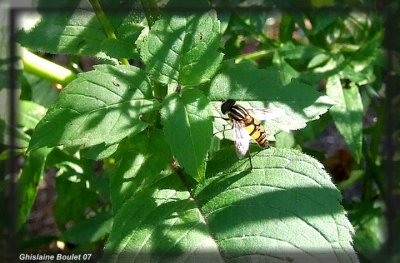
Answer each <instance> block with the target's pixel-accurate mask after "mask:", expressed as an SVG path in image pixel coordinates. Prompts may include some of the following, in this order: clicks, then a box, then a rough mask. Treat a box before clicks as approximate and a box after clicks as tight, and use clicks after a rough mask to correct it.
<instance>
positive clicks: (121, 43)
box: [19, 1, 143, 58]
mask: <svg viewBox="0 0 400 263" xmlns="http://www.w3.org/2000/svg"><path fill="white" fill-rule="evenodd" d="M74 2H75V3H73V4H72V3H60V5H59V6H57V9H60V8H63V6H65V5H66V6H67V7H66V8H65V11H64V12H56V13H54V12H53V13H52V12H42V13H41V16H40V20H39V22H38V23H37V24H36V25H35V26H34V27H33V28H30V29H29V30H26V31H21V32H20V34H19V42H20V43H21V44H22V45H23V46H25V47H28V48H30V49H32V50H35V51H42V52H49V53H54V54H60V53H61V54H74V55H95V56H98V57H104V58H105V57H107V56H109V57H113V58H133V57H137V54H136V55H135V54H134V52H133V51H134V41H135V40H136V38H137V37H138V36H139V34H140V31H141V30H142V28H143V27H142V26H140V25H139V23H138V22H140V20H139V21H138V19H137V18H136V17H139V16H138V15H133V14H129V12H126V13H125V14H124V15H121V14H122V13H121V14H120V15H119V16H115V15H114V16H113V15H111V26H112V27H113V30H114V32H115V34H116V37H117V39H111V38H108V37H107V36H106V34H105V31H104V29H103V27H102V26H101V25H100V23H99V21H98V19H97V17H96V15H95V13H94V12H93V11H88V10H90V9H91V7H90V6H89V5H85V4H81V5H80V6H78V2H79V1H74ZM109 2H111V1H109ZM114 2H115V1H114ZM110 5H111V4H106V5H105V6H106V7H110V8H120V6H118V3H117V2H116V4H114V5H113V6H112V5H111V6H110ZM40 7H42V8H46V7H49V3H48V2H46V1H41V3H40V4H39V8H40ZM124 10H127V11H129V7H128V6H124Z"/></svg>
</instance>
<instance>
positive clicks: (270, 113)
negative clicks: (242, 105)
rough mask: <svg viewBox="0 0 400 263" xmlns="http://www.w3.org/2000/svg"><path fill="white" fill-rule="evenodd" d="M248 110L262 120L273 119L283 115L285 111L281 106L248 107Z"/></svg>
mask: <svg viewBox="0 0 400 263" xmlns="http://www.w3.org/2000/svg"><path fill="white" fill-rule="evenodd" d="M248 111H249V112H250V113H251V114H252V115H253V116H254V117H255V118H257V119H259V120H260V121H262V120H273V119H276V118H279V117H282V116H283V115H284V114H285V111H284V110H283V109H280V108H268V109H264V108H261V109H248Z"/></svg>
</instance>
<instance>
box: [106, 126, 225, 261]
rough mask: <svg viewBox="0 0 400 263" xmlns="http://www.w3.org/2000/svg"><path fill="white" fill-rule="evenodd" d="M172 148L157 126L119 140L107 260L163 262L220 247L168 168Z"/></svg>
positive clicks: (112, 183)
mask: <svg viewBox="0 0 400 263" xmlns="http://www.w3.org/2000/svg"><path fill="white" fill-rule="evenodd" d="M168 149H169V146H168V144H167V143H166V142H165V138H164V135H163V133H162V132H161V131H159V130H154V132H153V133H151V134H150V135H148V134H146V133H140V134H138V135H136V136H134V137H132V138H129V139H127V140H125V141H124V143H121V144H120V148H119V152H120V154H121V155H120V157H119V158H117V161H118V165H117V169H116V171H115V173H114V174H113V176H112V179H111V188H112V195H111V201H112V205H113V210H114V224H113V228H112V231H111V233H110V237H109V239H108V242H107V244H106V248H105V254H106V255H107V257H106V259H105V260H104V262H122V261H124V260H129V261H130V262H144V261H147V262H151V261H152V260H156V261H157V259H158V260H162V261H163V262H165V261H166V260H167V261H168V260H175V259H177V258H175V256H178V258H180V259H182V260H185V259H186V258H187V257H190V256H191V255H192V254H196V253H208V252H213V251H214V252H216V251H217V248H216V244H215V242H214V241H213V240H212V238H211V237H210V236H209V235H208V234H207V227H206V225H205V222H204V219H203V218H202V216H201V214H200V212H199V211H198V209H197V208H196V204H195V202H194V201H193V200H192V199H190V193H189V191H188V190H187V189H185V188H184V186H183V184H182V181H180V179H179V178H178V176H177V175H175V174H171V170H170V169H167V165H168V164H170V163H171V161H172V155H171V153H170V152H169V150H168ZM217 256H218V255H217ZM171 257H172V258H171Z"/></svg>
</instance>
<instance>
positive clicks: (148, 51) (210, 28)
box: [138, 11, 223, 85]
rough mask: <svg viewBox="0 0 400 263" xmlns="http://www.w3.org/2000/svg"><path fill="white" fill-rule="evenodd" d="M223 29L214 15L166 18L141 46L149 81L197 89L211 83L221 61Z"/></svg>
mask: <svg viewBox="0 0 400 263" xmlns="http://www.w3.org/2000/svg"><path fill="white" fill-rule="evenodd" d="M220 38H221V35H220V25H219V21H218V19H217V15H216V13H215V12H214V11H210V12H207V13H204V14H194V15H188V16H179V15H174V16H166V17H163V18H161V19H159V20H157V21H156V22H155V24H154V25H153V26H152V27H151V30H150V32H148V35H146V36H145V37H144V39H143V40H142V41H140V42H139V43H138V46H139V48H140V56H141V58H142V60H143V61H144V63H145V65H146V70H147V72H148V73H149V74H150V77H151V78H152V79H154V80H156V81H158V82H161V83H164V84H167V83H178V84H180V85H196V84H199V83H202V82H205V81H207V80H209V79H210V78H211V77H212V76H213V75H214V74H215V72H216V70H217V69H218V67H219V64H220V63H221V61H222V56H223V55H222V54H221V53H220V52H219V51H218V49H219V46H220Z"/></svg>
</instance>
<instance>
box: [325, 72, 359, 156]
mask: <svg viewBox="0 0 400 263" xmlns="http://www.w3.org/2000/svg"><path fill="white" fill-rule="evenodd" d="M326 92H327V94H328V96H329V97H331V98H332V99H333V100H335V101H336V103H337V104H336V105H334V106H333V107H332V108H331V109H330V110H329V113H330V114H331V115H332V118H333V121H334V122H335V125H336V127H337V129H338V130H339V132H340V134H341V135H342V136H343V138H344V140H345V142H346V144H347V145H348V146H349V148H350V150H351V152H352V153H353V154H354V157H355V159H356V160H357V162H358V161H359V160H360V157H361V150H362V136H363V135H362V126H363V124H362V121H363V104H362V101H361V96H360V93H359V91H358V87H357V86H355V85H350V86H349V88H347V89H344V88H343V87H342V85H341V83H340V79H339V77H338V76H333V77H331V78H329V79H328V82H327V84H326Z"/></svg>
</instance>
